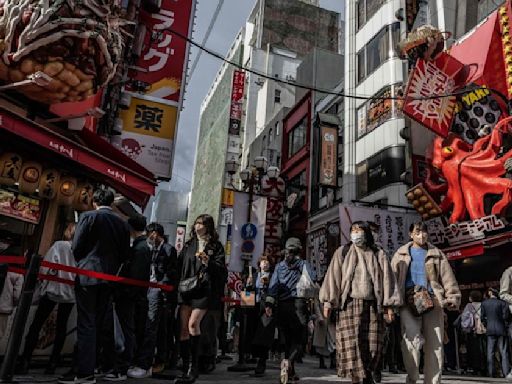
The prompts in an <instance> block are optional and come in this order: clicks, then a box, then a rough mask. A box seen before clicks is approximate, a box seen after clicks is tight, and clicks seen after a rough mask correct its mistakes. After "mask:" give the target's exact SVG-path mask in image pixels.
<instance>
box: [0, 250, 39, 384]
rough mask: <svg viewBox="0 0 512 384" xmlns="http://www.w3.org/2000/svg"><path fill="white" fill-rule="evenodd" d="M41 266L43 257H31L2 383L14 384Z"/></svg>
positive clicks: (15, 318)
mask: <svg viewBox="0 0 512 384" xmlns="http://www.w3.org/2000/svg"><path fill="white" fill-rule="evenodd" d="M29 257H30V256H29ZM40 265H41V256H39V255H37V254H33V255H32V256H31V257H30V261H29V265H28V270H27V274H26V275H25V282H24V283H23V289H22V291H21V297H20V301H19V303H18V308H17V309H16V314H15V315H14V321H13V323H12V328H11V334H10V335H9V341H8V343H7V349H6V351H5V357H4V361H3V362H2V367H1V368H0V382H2V383H12V382H13V380H12V376H13V374H14V369H15V365H16V359H17V358H18V353H19V351H20V346H21V340H22V338H23V333H24V332H25V325H26V323H27V318H28V314H29V312H30V306H31V305H32V297H33V296H34V290H35V287H36V283H37V275H38V273H39V266H40Z"/></svg>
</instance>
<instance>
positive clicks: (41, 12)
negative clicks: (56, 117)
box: [0, 0, 130, 104]
mask: <svg viewBox="0 0 512 384" xmlns="http://www.w3.org/2000/svg"><path fill="white" fill-rule="evenodd" d="M116 3H119V2H116V1H114V0H102V1H98V0H79V1H78V0H0V79H1V80H4V81H5V82H8V83H15V82H20V81H23V80H26V79H28V78H29V77H30V76H31V75H33V74H34V73H36V72H44V73H45V74H46V75H48V76H50V77H51V78H52V80H51V81H50V82H49V84H48V85H44V86H40V85H36V84H29V85H26V86H23V87H21V88H19V90H20V92H22V93H23V94H25V95H26V96H27V97H29V98H31V99H34V100H37V101H40V102H44V103H47V104H53V103H58V102H66V101H71V102H73V101H81V100H84V99H86V98H87V97H89V96H91V95H93V94H94V93H96V91H97V90H98V88H99V87H103V86H105V85H106V84H107V83H109V81H111V80H112V79H113V77H114V75H115V74H116V70H117V66H118V63H119V61H120V58H121V54H122V49H123V45H124V36H125V35H128V33H127V32H125V31H123V27H124V26H127V25H129V24H130V22H129V21H127V20H124V19H123V18H122V16H121V15H122V12H123V10H122V9H120V8H119V7H117V6H115V5H114V4H116Z"/></svg>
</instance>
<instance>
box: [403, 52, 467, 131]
mask: <svg viewBox="0 0 512 384" xmlns="http://www.w3.org/2000/svg"><path fill="white" fill-rule="evenodd" d="M463 67H464V65H463V64H462V63H460V62H459V61H457V60H456V59H454V58H453V57H451V56H450V55H448V54H447V53H445V52H443V53H441V55H440V56H439V57H438V58H437V59H436V60H434V61H424V60H421V59H420V60H418V62H417V64H416V67H415V68H414V71H413V73H412V75H411V77H410V79H409V83H408V86H407V91H406V96H405V103H404V113H405V114H406V115H407V116H409V117H410V118H412V119H414V120H416V121H417V122H419V123H420V124H422V125H424V126H425V127H427V128H428V129H430V130H431V131H433V132H435V133H436V134H438V135H440V136H442V137H446V136H448V132H449V130H450V127H451V125H452V121H453V118H454V114H455V107H456V105H457V99H456V97H455V96H444V95H449V94H451V93H453V92H454V91H455V90H456V89H457V88H458V85H457V82H456V76H457V74H458V73H459V72H460V71H461V70H462V68H463ZM443 96H444V97H443Z"/></svg>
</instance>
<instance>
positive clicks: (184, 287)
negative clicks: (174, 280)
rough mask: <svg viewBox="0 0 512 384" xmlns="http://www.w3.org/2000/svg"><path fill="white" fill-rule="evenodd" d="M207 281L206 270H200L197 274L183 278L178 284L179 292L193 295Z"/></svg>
mask: <svg viewBox="0 0 512 384" xmlns="http://www.w3.org/2000/svg"><path fill="white" fill-rule="evenodd" d="M205 282H206V279H205V273H204V271H199V273H198V274H197V275H195V276H192V277H187V278H186V279H183V280H181V281H180V282H179V284H178V292H179V293H181V294H183V295H192V294H194V293H196V292H197V291H199V290H200V289H201V288H202V287H203V286H204V284H205Z"/></svg>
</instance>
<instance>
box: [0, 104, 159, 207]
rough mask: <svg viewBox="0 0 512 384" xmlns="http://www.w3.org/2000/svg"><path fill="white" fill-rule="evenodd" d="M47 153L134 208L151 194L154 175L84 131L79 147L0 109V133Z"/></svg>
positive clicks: (64, 138) (154, 184)
mask: <svg viewBox="0 0 512 384" xmlns="http://www.w3.org/2000/svg"><path fill="white" fill-rule="evenodd" d="M2 130H3V131H8V132H11V133H13V134H15V135H17V136H19V137H20V138H22V139H24V140H28V141H31V142H33V143H35V144H38V145H39V146H41V147H43V148H46V149H49V150H51V151H53V152H55V153H57V154H58V155H59V156H61V157H63V158H65V159H67V160H70V161H73V162H74V163H76V165H78V166H80V167H82V168H84V169H86V170H87V171H89V172H92V173H94V174H99V175H101V176H102V179H103V180H104V181H105V182H106V183H107V184H109V185H110V186H112V187H113V188H114V189H115V190H116V191H118V192H119V193H121V194H123V195H124V196H125V197H126V198H128V199H129V200H131V201H133V202H134V203H135V204H137V205H139V206H141V207H144V206H145V205H146V204H147V202H148V200H149V198H150V197H151V196H152V195H154V193H155V186H156V181H155V177H154V175H153V174H152V173H151V172H149V171H148V170H147V169H146V168H144V167H142V166H141V165H140V164H138V163H137V162H135V161H134V160H132V159H131V158H129V157H128V156H126V155H125V154H124V153H122V152H121V151H119V150H117V149H116V148H114V147H113V146H112V145H110V144H109V143H108V142H106V141H105V140H103V139H102V138H101V137H99V136H97V135H95V134H94V133H92V132H89V131H87V130H83V131H81V132H80V133H79V134H78V136H79V137H80V139H81V141H82V142H84V143H85V146H84V145H81V144H79V143H77V142H75V141H73V140H71V139H69V138H67V137H65V136H63V135H61V134H59V133H57V132H55V131H53V130H51V129H49V128H47V127H45V126H42V125H39V124H36V123H34V122H33V121H31V120H28V119H25V118H23V117H21V116H18V115H15V114H13V113H10V112H8V111H7V110H5V109H2V108H0V131H2Z"/></svg>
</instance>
